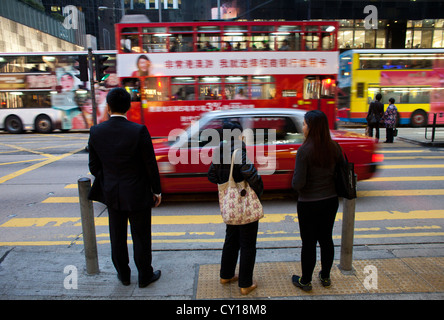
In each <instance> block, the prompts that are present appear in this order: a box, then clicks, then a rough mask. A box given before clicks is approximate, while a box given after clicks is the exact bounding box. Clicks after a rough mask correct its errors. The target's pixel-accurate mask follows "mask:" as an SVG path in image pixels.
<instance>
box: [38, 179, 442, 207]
mask: <svg viewBox="0 0 444 320" xmlns="http://www.w3.org/2000/svg"><path fill="white" fill-rule="evenodd" d="M381 181H383V180H381ZM388 181H389V180H388ZM394 181H397V180H394ZM436 195H444V189H418V190H370V191H358V198H362V197H404V196H436ZM42 203H79V197H49V198H47V199H45V200H43V201H42Z"/></svg>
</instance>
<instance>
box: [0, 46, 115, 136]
mask: <svg viewBox="0 0 444 320" xmlns="http://www.w3.org/2000/svg"><path fill="white" fill-rule="evenodd" d="M93 54H100V55H104V56H108V58H109V59H108V60H107V64H108V65H109V68H108V69H107V70H106V72H107V73H109V74H110V76H109V77H108V78H107V79H106V81H104V82H102V83H100V84H96V87H95V94H96V103H97V122H98V123H100V122H102V121H104V120H106V119H108V114H107V112H106V110H105V106H106V101H105V97H106V94H107V91H108V90H109V88H111V87H115V86H117V85H118V84H119V82H118V80H117V78H116V74H115V61H116V60H115V56H116V51H95V52H93ZM87 55H88V52H86V51H72V52H33V53H23V52H20V53H0V129H5V130H6V131H8V132H9V133H21V132H24V131H26V130H35V131H37V132H39V133H49V132H52V131H53V130H54V129H61V130H64V131H65V130H70V129H89V128H90V127H91V125H92V124H93V118H92V100H91V85H90V81H89V79H90V77H89V75H88V74H86V76H87V79H88V80H87V81H81V80H80V79H79V78H78V77H77V76H78V75H79V69H78V65H79V58H80V57H83V58H84V59H85V60H84V61H85V65H86V64H87V60H86V56H87Z"/></svg>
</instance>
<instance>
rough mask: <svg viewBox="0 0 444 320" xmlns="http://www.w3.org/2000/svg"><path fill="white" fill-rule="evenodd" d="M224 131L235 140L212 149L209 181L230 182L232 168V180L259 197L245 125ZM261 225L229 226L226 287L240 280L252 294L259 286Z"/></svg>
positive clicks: (223, 281)
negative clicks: (257, 268) (256, 268)
mask: <svg viewBox="0 0 444 320" xmlns="http://www.w3.org/2000/svg"><path fill="white" fill-rule="evenodd" d="M223 130H224V131H225V130H229V131H230V133H231V134H230V136H231V137H232V139H231V141H225V140H224V141H222V142H221V144H220V146H219V147H218V148H216V149H214V150H213V162H212V163H211V166H210V169H209V171H208V180H210V182H212V183H216V184H218V185H222V184H224V183H227V182H228V181H229V178H230V169H231V167H232V169H231V176H232V179H234V181H235V182H241V181H244V180H245V181H246V183H248V185H249V186H250V187H251V189H253V190H254V191H253V190H252V191H251V192H254V193H255V195H254V196H257V197H260V196H261V195H262V192H263V182H262V179H261V177H260V175H259V173H258V172H257V170H256V168H255V167H254V165H253V163H251V161H250V159H248V157H247V150H246V146H245V143H244V142H243V141H242V126H241V125H240V124H239V123H236V122H227V123H225V124H224V126H223ZM225 132H226V131H225ZM224 136H225V135H224ZM224 151H225V152H224ZM235 151H236V152H235ZM234 152H235V156H234V157H233V159H231V157H230V159H226V157H225V159H224V154H225V155H226V154H229V155H231V156H232V155H233V153H234ZM224 160H225V161H224ZM232 160H233V161H232ZM232 162H233V166H232ZM243 193H245V190H242V194H243ZM241 196H242V195H241ZM244 196H245V195H244ZM258 226H259V222H258V220H256V221H253V222H250V223H247V224H241V225H233V224H227V225H226V235H225V243H224V246H223V250H222V259H221V269H220V283H221V284H227V283H230V282H234V281H237V280H238V284H239V287H240V291H241V294H243V295H246V294H248V293H250V292H251V291H253V290H254V289H256V287H257V285H256V283H254V282H253V270H254V264H255V261H256V238H257V231H258ZM239 251H240V263H239V276H235V274H234V272H235V269H236V263H237V259H238V256H239Z"/></svg>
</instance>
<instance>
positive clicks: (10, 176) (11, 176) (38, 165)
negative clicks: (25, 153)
mask: <svg viewBox="0 0 444 320" xmlns="http://www.w3.org/2000/svg"><path fill="white" fill-rule="evenodd" d="M83 149H84V148H80V149H77V150H74V151H71V152H68V153H65V154H62V155H60V156H53V155H48V159H47V160H44V161H42V162H40V163H36V164H33V165H32V166H29V167H27V168H24V169H21V170H18V171H16V172H13V173H10V174H8V175H6V176H3V177H0V184H2V183H4V182H6V181H9V180H11V179H14V178H16V177H18V176H21V175H23V174H25V173H28V172H30V171H33V170H35V169H38V168H41V167H43V166H45V165H47V164H50V163H53V162H56V161H59V160H61V159H63V158H66V157H68V156H71V155H73V154H74V153H76V152H79V151H81V150H83ZM42 155H44V154H42ZM45 156H46V155H45Z"/></svg>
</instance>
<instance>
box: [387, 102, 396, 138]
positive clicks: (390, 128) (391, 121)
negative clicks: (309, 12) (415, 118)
mask: <svg viewBox="0 0 444 320" xmlns="http://www.w3.org/2000/svg"><path fill="white" fill-rule="evenodd" d="M389 102H390V105H389V106H388V107H387V110H386V111H385V113H384V124H385V130H386V140H385V141H384V143H393V137H394V132H395V130H396V121H397V116H398V109H397V108H396V106H395V99H394V98H390V99H389Z"/></svg>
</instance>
